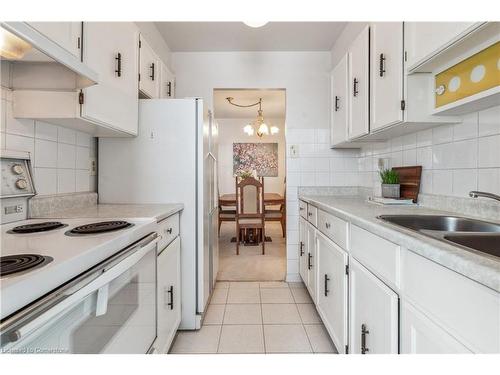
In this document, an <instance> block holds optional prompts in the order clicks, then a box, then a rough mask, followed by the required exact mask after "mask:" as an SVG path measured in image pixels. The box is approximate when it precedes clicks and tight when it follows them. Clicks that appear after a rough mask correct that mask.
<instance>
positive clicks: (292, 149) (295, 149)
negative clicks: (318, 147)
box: [290, 145, 299, 158]
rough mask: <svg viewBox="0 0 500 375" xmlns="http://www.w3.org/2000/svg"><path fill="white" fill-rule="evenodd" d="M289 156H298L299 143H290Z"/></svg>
mask: <svg viewBox="0 0 500 375" xmlns="http://www.w3.org/2000/svg"><path fill="white" fill-rule="evenodd" d="M290 157H291V158H298V157H299V145H290Z"/></svg>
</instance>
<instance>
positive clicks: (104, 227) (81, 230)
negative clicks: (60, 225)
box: [66, 221, 133, 235]
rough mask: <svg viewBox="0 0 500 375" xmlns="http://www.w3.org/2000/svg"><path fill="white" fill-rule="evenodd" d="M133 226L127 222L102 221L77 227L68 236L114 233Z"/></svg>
mask: <svg viewBox="0 0 500 375" xmlns="http://www.w3.org/2000/svg"><path fill="white" fill-rule="evenodd" d="M132 225H133V224H131V223H128V222H126V221H102V222H99V223H91V224H85V225H81V226H79V227H75V228H73V229H71V230H70V231H68V232H66V234H68V235H86V234H100V233H107V232H113V231H115V230H120V229H125V228H128V227H131V226H132Z"/></svg>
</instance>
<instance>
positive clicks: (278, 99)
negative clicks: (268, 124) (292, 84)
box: [214, 90, 286, 119]
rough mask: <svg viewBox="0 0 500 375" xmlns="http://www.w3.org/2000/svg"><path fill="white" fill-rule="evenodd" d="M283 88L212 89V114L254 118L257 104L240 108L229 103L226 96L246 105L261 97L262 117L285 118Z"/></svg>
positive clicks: (225, 116)
mask: <svg viewBox="0 0 500 375" xmlns="http://www.w3.org/2000/svg"><path fill="white" fill-rule="evenodd" d="M285 95H286V93H285V90H214V116H215V118H217V119H221V118H244V119H248V118H254V117H256V116H257V110H258V109H259V106H255V107H250V108H240V107H235V106H234V105H231V104H229V103H228V101H227V100H226V98H227V97H232V98H234V100H233V102H234V103H237V104H243V105H248V104H252V103H256V102H258V101H259V98H262V111H263V112H264V118H275V119H276V118H285V109H286V107H285V105H286V99H285Z"/></svg>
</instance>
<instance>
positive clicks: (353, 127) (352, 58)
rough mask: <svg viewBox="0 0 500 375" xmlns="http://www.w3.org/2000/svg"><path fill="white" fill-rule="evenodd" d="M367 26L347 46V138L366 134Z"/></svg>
mask: <svg viewBox="0 0 500 375" xmlns="http://www.w3.org/2000/svg"><path fill="white" fill-rule="evenodd" d="M369 30H370V29H369V27H368V26H367V27H366V28H365V29H363V31H362V32H361V34H359V36H358V37H357V38H356V39H355V40H354V42H352V44H351V47H350V48H349V52H348V55H349V82H348V87H349V98H350V105H349V127H348V138H349V139H353V138H357V137H360V136H362V135H365V134H368V133H369V131H370V129H369V123H368V117H369V116H368V115H369V112H368V111H369V106H368V101H369V96H370V95H369V79H370V77H369V67H368V64H369V43H370V40H369Z"/></svg>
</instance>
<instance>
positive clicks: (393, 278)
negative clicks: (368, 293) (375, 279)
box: [349, 225, 400, 287]
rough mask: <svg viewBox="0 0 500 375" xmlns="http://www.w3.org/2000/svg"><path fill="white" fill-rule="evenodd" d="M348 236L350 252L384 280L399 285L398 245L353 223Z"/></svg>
mask: <svg viewBox="0 0 500 375" xmlns="http://www.w3.org/2000/svg"><path fill="white" fill-rule="evenodd" d="M350 238H351V240H350V249H349V251H350V253H351V254H352V255H353V256H354V257H355V258H356V259H357V260H359V261H360V262H361V263H362V264H363V265H364V266H365V267H366V268H368V269H369V270H371V271H372V272H374V273H375V274H376V275H377V276H379V277H381V278H382V279H384V281H385V282H387V283H389V284H392V285H394V286H396V287H399V269H400V247H399V245H396V244H395V243H392V242H390V241H387V240H385V239H383V238H381V237H379V236H377V235H375V234H373V233H370V232H368V231H366V230H364V229H361V228H360V227H357V226H355V225H351V237H350Z"/></svg>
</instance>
